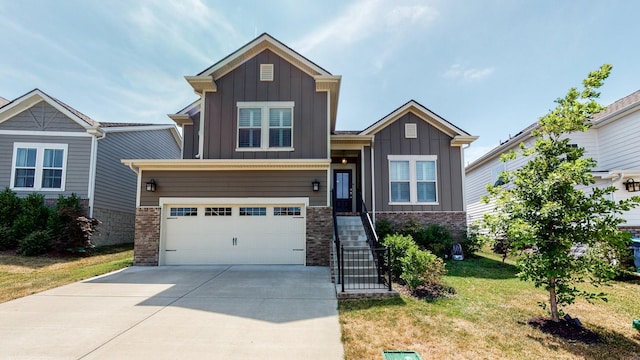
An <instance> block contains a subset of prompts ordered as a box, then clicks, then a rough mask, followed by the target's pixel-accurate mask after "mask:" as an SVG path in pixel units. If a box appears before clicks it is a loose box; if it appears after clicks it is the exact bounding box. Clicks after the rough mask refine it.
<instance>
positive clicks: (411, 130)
mask: <svg viewBox="0 0 640 360" xmlns="http://www.w3.org/2000/svg"><path fill="white" fill-rule="evenodd" d="M404 137H405V138H407V139H417V138H418V126H417V124H415V123H409V124H404Z"/></svg>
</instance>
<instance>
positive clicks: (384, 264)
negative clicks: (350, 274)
mask: <svg viewBox="0 0 640 360" xmlns="http://www.w3.org/2000/svg"><path fill="white" fill-rule="evenodd" d="M357 199H358V202H359V205H360V219H362V225H363V226H364V231H365V233H366V234H367V243H369V247H370V249H371V254H372V255H373V258H374V259H375V260H376V268H377V269H378V277H379V279H380V281H384V280H385V275H387V279H388V284H389V291H391V252H390V251H389V249H388V248H387V247H386V246H384V245H382V244H381V243H380V239H379V238H378V234H376V229H375V226H374V225H373V221H372V220H371V216H370V215H369V211H368V210H367V204H366V203H365V202H364V198H363V197H362V193H361V192H360V191H358V195H357ZM381 249H384V250H385V251H383V252H381V251H380V250H381ZM382 254H384V255H382ZM385 255H386V256H385Z"/></svg>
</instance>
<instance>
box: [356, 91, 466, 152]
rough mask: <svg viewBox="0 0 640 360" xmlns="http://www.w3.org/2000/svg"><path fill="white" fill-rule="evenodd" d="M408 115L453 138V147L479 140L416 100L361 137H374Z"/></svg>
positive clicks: (372, 127) (395, 111)
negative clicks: (413, 115) (412, 115)
mask: <svg viewBox="0 0 640 360" xmlns="http://www.w3.org/2000/svg"><path fill="white" fill-rule="evenodd" d="M408 113H413V114H415V115H416V116H418V117H419V118H420V119H422V120H424V121H425V122H427V123H429V124H430V125H432V126H433V127H435V128H436V129H438V130H440V131H442V132H443V133H445V134H447V135H449V136H450V137H452V140H451V145H452V146H461V145H464V144H470V143H472V142H473V141H475V140H476V139H477V138H478V137H477V136H472V135H471V134H469V133H468V132H466V131H464V130H462V129H460V128H459V127H457V126H455V125H453V124H452V123H450V122H448V121H447V120H445V119H444V118H442V117H441V116H439V115H438V114H436V113H434V112H433V111H431V110H429V109H427V108H426V107H425V106H423V105H422V104H420V103H418V102H417V101H415V100H409V101H408V102H407V103H405V104H404V105H402V106H400V107H399V108H397V109H395V110H394V111H392V112H391V113H390V114H389V115H387V116H385V117H383V118H382V119H380V120H378V121H377V122H375V123H374V124H373V125H371V126H369V127H368V128H366V129H364V130H363V131H361V132H360V133H359V135H373V134H375V133H377V132H379V131H380V130H382V129H384V128H385V127H387V126H389V125H390V124H391V123H393V122H395V121H396V120H398V119H400V118H401V117H403V116H404V115H405V114H408Z"/></svg>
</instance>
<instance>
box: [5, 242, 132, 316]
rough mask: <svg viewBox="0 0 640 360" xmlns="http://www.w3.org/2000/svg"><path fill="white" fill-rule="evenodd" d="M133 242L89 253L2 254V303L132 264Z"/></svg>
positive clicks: (97, 249)
mask: <svg viewBox="0 0 640 360" xmlns="http://www.w3.org/2000/svg"><path fill="white" fill-rule="evenodd" d="M132 260H133V245H132V244H125V245H116V246H108V247H102V248H96V249H94V251H93V254H92V256H89V257H81V258H75V257H68V258H59V257H47V256H36V257H27V256H19V255H0V303H2V302H5V301H9V300H13V299H17V298H20V297H23V296H27V295H31V294H35V293H38V292H41V291H44V290H48V289H51V288H54V287H58V286H61V285H66V284H69V283H72V282H75V281H80V280H84V279H87V278H90V277H93V276H97V275H102V274H106V273H108V272H111V271H114V270H118V269H122V268H124V267H127V266H131V263H132Z"/></svg>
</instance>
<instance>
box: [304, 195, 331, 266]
mask: <svg viewBox="0 0 640 360" xmlns="http://www.w3.org/2000/svg"><path fill="white" fill-rule="evenodd" d="M332 239H333V214H332V212H331V208H330V207H308V208H307V266H329V259H330V249H331V240H332Z"/></svg>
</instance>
